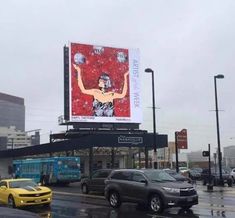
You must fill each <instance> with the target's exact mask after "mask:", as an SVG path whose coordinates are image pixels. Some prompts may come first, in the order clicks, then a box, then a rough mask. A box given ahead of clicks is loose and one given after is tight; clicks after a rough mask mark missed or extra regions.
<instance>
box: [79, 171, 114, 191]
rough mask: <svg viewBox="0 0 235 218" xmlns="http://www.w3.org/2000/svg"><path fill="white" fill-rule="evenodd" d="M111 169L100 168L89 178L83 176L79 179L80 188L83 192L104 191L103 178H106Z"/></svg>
mask: <svg viewBox="0 0 235 218" xmlns="http://www.w3.org/2000/svg"><path fill="white" fill-rule="evenodd" d="M111 172H112V169H100V170H97V171H95V172H94V173H93V174H92V176H91V178H83V179H82V180H81V189H82V193H83V194H88V193H89V192H90V191H95V192H100V193H104V185H105V184H104V180H105V179H107V177H108V176H109V174H110V173H111Z"/></svg>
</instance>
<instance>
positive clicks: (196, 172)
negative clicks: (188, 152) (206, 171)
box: [189, 168, 202, 180]
mask: <svg viewBox="0 0 235 218" xmlns="http://www.w3.org/2000/svg"><path fill="white" fill-rule="evenodd" d="M201 173H202V168H192V169H190V170H189V177H190V178H191V179H192V180H200V179H201Z"/></svg>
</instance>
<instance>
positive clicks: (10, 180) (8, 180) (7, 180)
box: [1, 178, 32, 182]
mask: <svg viewBox="0 0 235 218" xmlns="http://www.w3.org/2000/svg"><path fill="white" fill-rule="evenodd" d="M26 180H27V181H31V180H32V179H28V178H26V179H23V178H20V179H2V180H1V182H2V181H4V182H14V181H26Z"/></svg>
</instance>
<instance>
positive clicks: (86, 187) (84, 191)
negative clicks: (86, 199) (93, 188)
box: [82, 184, 89, 194]
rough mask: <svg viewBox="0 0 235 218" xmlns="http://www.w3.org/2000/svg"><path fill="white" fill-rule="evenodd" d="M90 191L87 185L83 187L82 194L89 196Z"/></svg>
mask: <svg viewBox="0 0 235 218" xmlns="http://www.w3.org/2000/svg"><path fill="white" fill-rule="evenodd" d="M88 192H89V190H88V186H87V185H86V184H83V185H82V193H83V194H88Z"/></svg>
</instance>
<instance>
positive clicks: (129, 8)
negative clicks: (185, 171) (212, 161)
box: [0, 0, 235, 152]
mask: <svg viewBox="0 0 235 218" xmlns="http://www.w3.org/2000/svg"><path fill="white" fill-rule="evenodd" d="M234 12H235V1H233V0H227V1H217V0H207V1H205V0H195V1H193V0H192V1H188V0H178V1H174V0H162V1H159V0H126V1H124V0H99V1H98V0H96V1H95V0H93V1H91V0H85V1H84V0H83V1H81V0H69V1H68V0H41V1H31V0H21V1H18V0H8V1H2V2H1V7H0V48H1V50H0V74H1V86H0V92H3V93H7V94H10V95H15V96H19V97H22V98H24V99H25V106H26V130H32V129H41V134H42V142H48V140H49V133H50V131H52V132H53V133H57V132H59V131H62V130H64V127H59V126H58V122H57V118H58V116H60V115H63V103H64V102H63V101H64V100H63V46H64V45H65V44H68V42H69V41H70V42H78V43H85V44H95V45H104V46H113V47H121V48H139V50H140V64H141V68H140V70H141V71H140V72H141V80H142V81H141V85H142V90H143V91H142V100H143V101H142V105H143V117H144V120H143V124H142V125H141V129H147V130H149V131H152V108H151V106H152V98H151V93H152V89H151V75H150V74H147V73H144V69H145V68H147V67H150V68H152V69H153V70H154V72H155V93H156V96H155V97H156V106H157V107H158V108H159V109H157V110H156V118H157V124H156V125H157V126H156V127H157V132H159V133H161V134H168V137H169V141H173V140H174V132H175V131H180V130H181V129H183V128H186V129H187V130H188V143H189V150H193V151H194V150H199V149H206V148H207V144H208V143H210V144H211V146H212V151H213V152H215V148H216V147H217V140H216V116H215V111H214V110H215V93H214V75H217V74H224V76H225V78H224V79H222V80H217V89H218V100H219V109H220V110H221V111H220V112H219V118H220V134H221V145H222V147H225V146H229V145H235V102H234V99H235V98H234V94H235V88H234V85H235V13H234Z"/></svg>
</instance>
